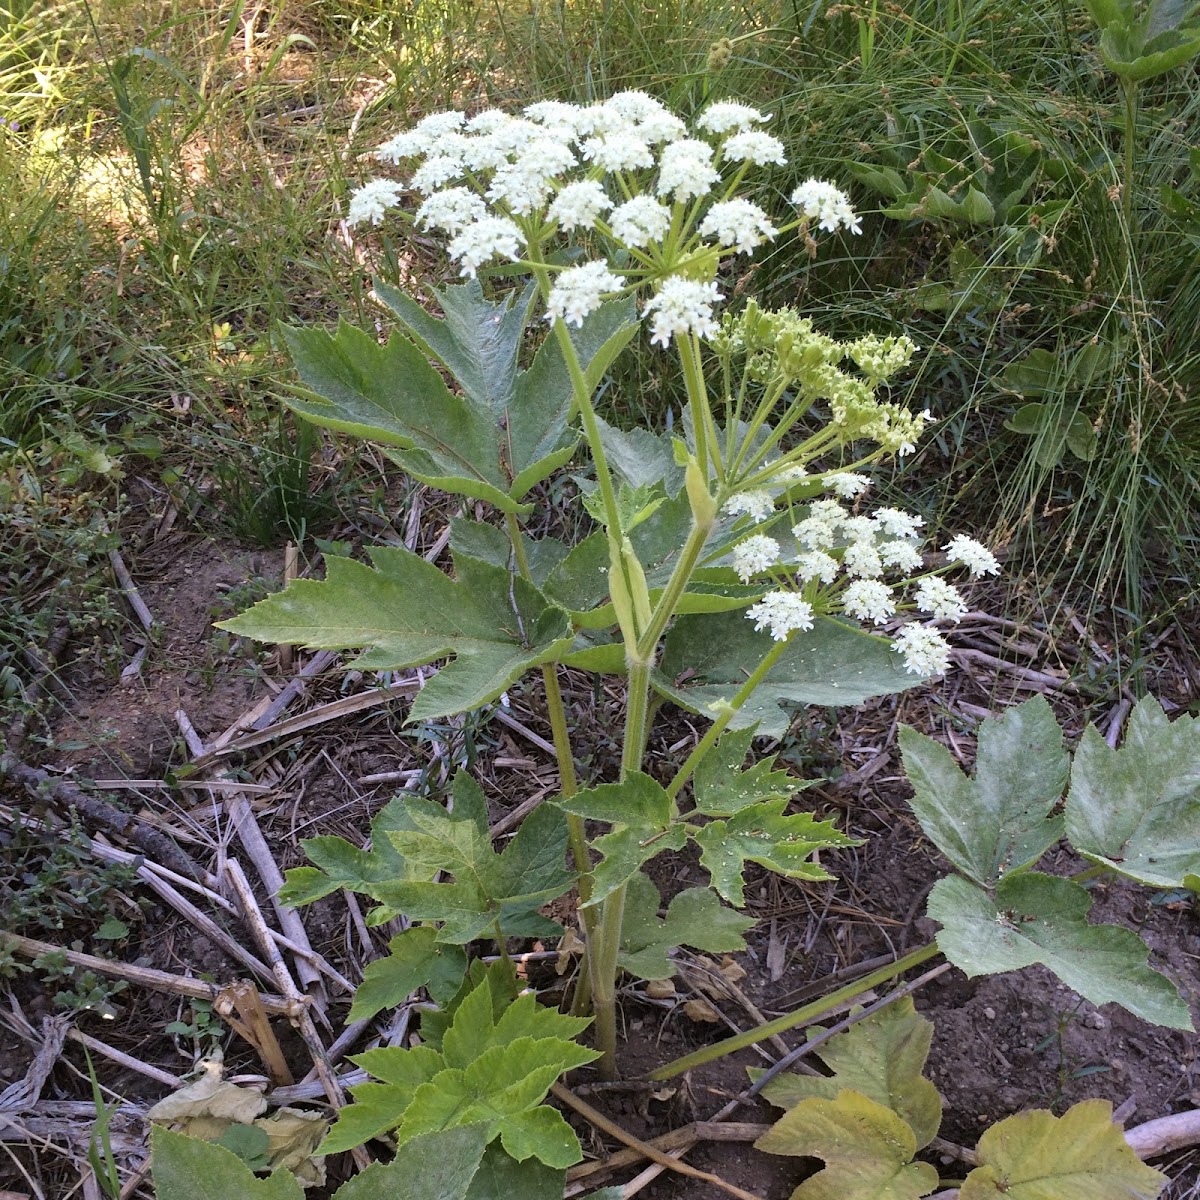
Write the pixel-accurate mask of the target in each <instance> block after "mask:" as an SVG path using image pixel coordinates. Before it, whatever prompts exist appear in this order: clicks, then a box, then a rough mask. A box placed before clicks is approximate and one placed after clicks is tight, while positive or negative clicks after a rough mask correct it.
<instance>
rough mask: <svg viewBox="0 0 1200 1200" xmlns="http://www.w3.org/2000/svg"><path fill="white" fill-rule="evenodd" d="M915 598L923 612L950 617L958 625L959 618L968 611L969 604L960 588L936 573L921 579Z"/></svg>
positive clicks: (934, 615) (943, 617)
mask: <svg viewBox="0 0 1200 1200" xmlns="http://www.w3.org/2000/svg"><path fill="white" fill-rule="evenodd" d="M913 599H914V600H915V601H916V603H917V607H918V608H919V609H920V610H921V611H922V612H925V613H929V614H930V616H932V617H935V618H942V619H949V620H951V621H953V622H954V623H955V624H956V625H957V624H958V621H959V618H960V617H963V616H965V615H966V613H967V606H966V604H965V603H964V602H963V598H962V595H961V593H960V592H959V590H958V588H956V587H951V585H950V584H948V583H946V582H945V581H944V580H941V579H939V578H938V577H937V576H936V575H930V576H929V578H927V579H922V580H921V583H920V586H919V587H918V588H917V590H916V592H915V593H914V594H913Z"/></svg>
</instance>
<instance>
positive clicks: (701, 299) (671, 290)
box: [642, 275, 723, 350]
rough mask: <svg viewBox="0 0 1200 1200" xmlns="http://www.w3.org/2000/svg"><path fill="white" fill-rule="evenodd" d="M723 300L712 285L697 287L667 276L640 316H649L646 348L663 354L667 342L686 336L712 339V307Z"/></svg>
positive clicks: (713, 323)
mask: <svg viewBox="0 0 1200 1200" xmlns="http://www.w3.org/2000/svg"><path fill="white" fill-rule="evenodd" d="M721 299H723V297H722V295H721V293H720V292H719V291H718V290H717V285H716V284H715V283H699V282H697V281H696V280H694V279H685V278H684V277H683V276H682V275H670V276H668V277H667V278H666V279H664V280H663V282H662V284H661V286H660V287H659V289H658V291H657V292H655V294H654V295H653V296H652V297H651V298H650V300H649V301H648V302H647V304H646V306H645V308H643V309H642V316H644V317H649V316H650V315H651V314H653V320H652V321H651V324H650V329H651V334H650V344H651V345H652V346H661V347H662V348H663V349H664V350H665V349H666V348H667V347H668V346H669V345H670V344H671V338H672V337H677V336H680V335H682V334H686V333H696V334H699V335H700V337H712V335H713V334H714V333H716V332H717V330H718V328H719V326H718V325H717V323H716V321H714V320H713V311H712V306H713V305H714V304H716V302H717V301H718V300H721Z"/></svg>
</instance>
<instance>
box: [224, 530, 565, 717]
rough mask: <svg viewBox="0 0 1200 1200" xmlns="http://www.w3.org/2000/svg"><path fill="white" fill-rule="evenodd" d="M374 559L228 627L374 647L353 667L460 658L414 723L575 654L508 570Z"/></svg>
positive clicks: (261, 606) (474, 702) (388, 552)
mask: <svg viewBox="0 0 1200 1200" xmlns="http://www.w3.org/2000/svg"><path fill="white" fill-rule="evenodd" d="M371 558H372V561H373V562H374V564H375V566H374V569H372V568H370V567H367V566H365V565H364V564H363V563H359V562H355V561H353V560H352V559H348V558H336V557H332V556H330V557H327V558H326V560H325V561H326V564H327V576H326V578H325V579H324V580H316V579H298V580H295V581H293V582H292V583H291V584H289V585H288V587H287V589H286V590H285V591H283V592H281V593H280V594H279V595H277V596H269V597H268V598H267V599H265V600H260V601H259V602H258V603H257V604H256V605H254V607H253V608H250V609H248V610H247V611H246V612H244V613H242V614H241V615H240V616H237V617H234V618H233V619H232V620H229V621H222V622H220V627H221V628H222V629H227V630H229V631H230V632H231V633H236V634H239V635H241V636H244V637H251V638H257V639H258V640H259V641H267V642H281V643H287V644H299V645H304V646H311V647H319V648H324V649H330V650H341V649H347V648H352V647H362V646H365V647H369V649H366V650H364V652H363V653H362V654H360V655H359V657H358V658H357V659H356V660H355V662H356V663H357V664H358V665H359V666H362V667H367V668H370V669H372V670H396V669H398V668H401V667H413V666H418V665H420V664H422V663H428V662H433V661H434V660H435V659H439V658H446V657H448V656H452V657H453V660H454V661H453V662H451V663H449V664H447V665H446V666H444V667H443V668H442V669H441V670H440V671H439V672H438V673H437V674H436V675H435V676H434V677H433V678H432V679H430V680H429V682H428V683H427V684H426V685H425V687H424V688H423V689H422V691H421V692H420V693H419V694H418V695H417V696H416V698H415V699H414V700H413V703H412V707H411V709H410V710H409V715H408V722H409V723H410V724H411V723H413V722H415V721H421V720H426V719H428V718H430V717H441V716H447V715H450V714H453V713H460V712H466V711H468V710H469V709H472V708H478V707H480V706H481V705H483V704H486V703H487V702H488V701H489V700H494V699H495V698H496V697H497V696H499V695H500V693H501V692H503V691H504V690H505V688H507V687H508V686H509V685H510V684H512V683H513V682H514V680H516V679H518V678H519V677H520V676H521V675H522V674H523V673H524V672H525V671H527V670H528V669H529V668H530V667H534V666H537V665H539V664H540V663H543V662H549V661H552V660H553V659H554V658H555V657H557V656H558V655H559V654H560V653H563V652H565V651H566V650H567V649H569V647H570V645H571V640H572V635H571V629H570V625H569V622H568V620H567V615H566V613H565V612H563V611H562V610H561V609H559V608H557V607H555V606H554V605H551V604H549V603H548V602H547V601H546V600H545V598H544V597H543V596H542V595H541V593H540V592H538V591H537V590H536V589H535V588H534V587H533V585H532V584H530V583H527V582H526V581H525V580H523V579H520V578H513V577H512V576H510V575H509V573H508V572H507V571H505V570H501V569H500V568H497V567H493V566H491V565H490V564H487V563H483V562H480V561H479V560H476V559H468V558H464V559H463V560H462V562H461V563H458V564H457V566H458V579H457V580H453V579H451V578H450V577H449V576H448V575H445V574H444V573H443V572H442V571H440V570H439V569H438V568H437V567H435V566H433V565H432V564H431V563H427V562H426V561H425V560H424V559H423V558H422V557H421V556H420V555H419V554H412V553H410V552H409V551H408V550H405V549H403V548H402V547H395V546H386V547H376V548H375V549H373V550H372V551H371ZM514 604H515V605H516V608H515V609H514Z"/></svg>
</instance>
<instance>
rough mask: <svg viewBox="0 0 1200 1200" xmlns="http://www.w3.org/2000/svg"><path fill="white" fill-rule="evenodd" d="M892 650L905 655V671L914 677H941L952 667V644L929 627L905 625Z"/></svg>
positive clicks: (894, 640)
mask: <svg viewBox="0 0 1200 1200" xmlns="http://www.w3.org/2000/svg"><path fill="white" fill-rule="evenodd" d="M892 649H893V650H895V651H896V653H897V654H903V655H904V669H905V670H906V671H911V672H912V674H914V675H941V674H942V673H943V672H944V671H945V670H946V668H947V667H949V666H950V644H949V643H948V642H947V641H946V639H945V638H944V637H942V635H941V634H940V633H938V631H937V630H936V629H932V628H930V627H929V626H928V625H920V624H917V623H916V622H914V623H912V624H910V625H905V626H904V628H903V629H901V630H900V632H899V633H898V634H896V636H895V638H893V639H892Z"/></svg>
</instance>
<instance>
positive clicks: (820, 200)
mask: <svg viewBox="0 0 1200 1200" xmlns="http://www.w3.org/2000/svg"><path fill="white" fill-rule="evenodd" d="M768 119H769V118H768V115H767V114H765V113H762V112H759V111H758V110H757V109H755V108H751V107H750V106H749V105H746V104H739V103H736V102H733V101H720V102H717V103H714V104H710V105H709V106H708V107H707V108H706V109H705V110H704V111H703V112H702V113H701V114H700V116H699V117H698V118H697V119H696V121H695V122H694V125H693V128H692V129H691V130H689V129H688V127H687V126H686V125H685V124H684V122H683V121H681V120H680V119H679V118H678V117H677V116H675V114H673V113H671V112H670V111H668V110H667V109H666V108H665V107H664V106H663V105H662V104H661V103H660V102H659V101H657V100H655V99H654V98H653V97H651V96H648V95H646V94H645V93H643V92H636V91H627V92H620V93H618V94H617V95H615V96H612V97H611V98H610V99H608V100H605V101H603V102H601V103H598V104H590V105H580V104H565V103H561V102H559V101H543V102H541V103H537V104H531V105H529V106H527V107H526V108H525V109H524V110H523V112H522V114H521V115H520V116H513V115H511V114H508V113H505V112H501V111H499V110H497V109H488V110H486V111H484V112H480V113H478V114H476V115H475V116H472V117H470V118H468V116H467V115H466V114H465V113H462V112H443V113H434V114H432V115H431V116H428V117H426V118H425V119H424V120H422V121H420V122H419V123H418V124H417V125H416V126H414V127H413V128H412V129H409V130H405V131H404V132H403V133H399V134H397V135H396V136H395V137H392V138H391V139H389V140H388V141H387V142H385V143H384V144H383V145H381V146H380V147H379V148H378V150H377V151H376V158H377V159H378V160H379V161H380V162H382V163H387V164H391V165H399V164H401V163H412V164H413V170H412V174H411V175H410V176H409V179H408V183H407V186H402V185H401V184H399V183H396V182H393V181H392V180H387V179H373V180H371V181H369V182H368V183H366V184H365V185H364V186H363V187H361V188H359V189H358V190H357V191H356V192H354V193H353V195H352V196H351V200H350V206H349V211H348V213H347V222H348V223H349V224H351V225H355V224H360V223H362V222H371V223H372V224H378V223H379V222H380V221H381V220H382V219H383V217H384V215H385V214H386V211H387V210H388V209H389V208H394V207H396V206H397V205H398V204H399V203H400V200H401V197H402V195H403V194H404V192H405V191H406V190H411V191H415V192H418V193H420V194H421V195H422V196H423V197H424V198H425V199H424V200H423V202H422V203H421V205H420V206H419V208H418V209H417V213H416V221H417V223H418V225H420V226H421V227H423V228H426V229H431V230H437V231H439V232H442V233H445V234H446V235H448V237H449V239H450V240H449V243H448V247H447V249H448V252H449V255H450V258H451V259H452V261H454V262H456V263H457V264H458V267H459V271H460V273H461V274H462V275H464V276H468V277H471V278H474V277H475V275H476V274H477V272H478V271H479V269H480V268H481V267H483V266H484V265H486V264H487V263H489V262H492V261H494V260H496V259H501V260H504V259H507V260H509V261H514V262H519V261H521V260H522V259H523V258H525V257H526V256H527V251H528V249H529V247H530V246H531V245H535V244H537V243H540V242H542V241H544V240H545V239H546V238H547V237H550V236H552V235H553V234H555V233H556V232H561V233H566V234H570V233H575V232H577V231H581V230H587V231H596V232H597V233H599V234H600V235H601V236H602V237H603V238H604V239H607V240H609V241H611V242H612V243H615V244H616V247H615V248H616V249H618V250H623V251H636V252H638V261H637V262H636V263H635V264H634V266H635V267H637V268H638V269H637V272H636V273H637V274H638V275H640V276H643V277H646V278H648V279H649V280H651V281H653V282H654V288H655V291H654V295H653V296H652V298H651V299H650V300H649V302H648V303H646V304H645V306H644V308H643V313H644V315H645V316H646V317H648V318H650V322H651V328H652V333H653V337H652V341H653V343H654V344H656V345H660V346H663V347H666V346H668V345H669V344H670V342H671V340H672V338H675V337H679V336H680V335H682V334H692V333H694V334H697V335H699V336H701V337H709V336H711V335H712V334H713V333H715V332H716V330H717V326H716V321H715V319H714V317H713V306H714V305H715V304H716V303H717V302H718V301H720V300H722V299H723V298H724V297H723V296H722V295H721V293H720V292H719V291H718V290H717V287H716V284H714V283H712V282H708V281H707V280H711V279H712V274H711V272H712V271H713V269H714V267H715V262H716V259H717V258H719V257H720V256H721V255H722V254H730V253H737V254H750V253H751V252H752V251H754V250H755V249H756V248H757V247H759V246H761V245H763V244H764V243H766V242H769V241H772V240H773V239H774V238H776V237H777V236H778V234H779V230H778V229H777V228H776V226H775V225H774V224H772V222H771V221H770V219H769V218H768V217H767V214H766V213H765V212H764V211H763V210H762V209H761V208H760V207H759V206H758V205H756V204H753V203H751V202H750V201H749V200H746V199H744V198H741V197H737V196H734V195H732V194H731V193H732V191H733V185H734V184H736V183H737V182H739V181H740V180H741V178H742V173H743V172H744V171H745V170H746V169H747V168H749V167H767V166H771V165H783V164H785V163H786V162H787V158H786V155H785V154H784V147H783V143H782V142H781V141H779V139H778V138H775V137H772V136H771V135H770V134H769V133H767V132H765V131H764V130H763V129H761V128H759V126H762V125H764V124H765V123H766V122H767V120H768ZM727 168H728V169H729V170H730V173H731V174H732V175H733V182H732V183H730V184H728V185H727V186H726V187H725V188H724V194H721V191H720V189H719V185H720V183H721V179H722V172H723V171H724V170H726V169H727ZM794 199H795V203H796V204H797V205H798V206H799V208H800V210H801V214H802V216H803V219H804V220H805V221H812V220H816V221H817V222H818V223H819V225H820V227H821V228H823V229H826V230H829V231H833V230H836V229H839V228H841V229H847V230H850V231H852V232H855V233H857V232H859V231H860V228H861V227H860V225H859V222H858V218H857V217H856V216H855V213H854V210H853V208H852V207H851V206H850V202H849V200H848V198H847V197H846V195H845V194H844V193H843V192H841V191H839V190H838V188H836V187H835V186H834V185H833V184H831V183H826V182H823V181H820V180H809V181H808V182H807V183H805V184H804V185H803V186H802V187H801V188H799V189H798V190H797V192H796V195H795V197H794ZM705 203H707V211H701V209H702V208H703V206H704V204H705ZM668 248H669V253H668ZM701 251H703V252H704V254H703V255H701ZM714 251H715V254H714V253H713V252H714ZM705 255H706V256H707V257H705V258H704V261H705V264H706V265H705V266H704V267H702V268H700V269H699V270H697V267H696V265H695V264H696V262H697V260H698V257H704V256H705ZM622 261H624V260H622ZM684 263H687V264H688V265H687V266H686V267H683V264H684ZM681 268H682V269H681ZM622 270H623V271H625V272H626V274H624V275H617V274H614V273H613V271H611V270H610V269H609V267H608V264H607V263H606V262H603V261H601V262H597V263H585V264H583V265H582V266H577V267H573V268H570V269H568V270H565V271H562V272H560V273H558V275H557V276H556V279H555V282H554V284H553V290H552V292H551V295H550V297H549V302H548V310H549V311H548V313H547V319H548V320H550V321H551V322H553V321H556V320H560V319H561V320H564V321H567V322H569V323H571V324H581V323H582V321H583V318H584V317H585V316H586V315H587V314H588V313H589V312H592V311H593V310H594V309H595V308H597V307H598V306H599V305H600V304H601V303H602V302H603V300H604V299H605V297H607V296H610V295H612V294H613V293H614V292H618V291H621V290H629V289H630V288H633V287H636V286H637V285H638V282H639V280H638V279H634V280H633V281H632V282H630V280H629V273H630V269H629V268H627V267H622Z"/></svg>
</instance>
